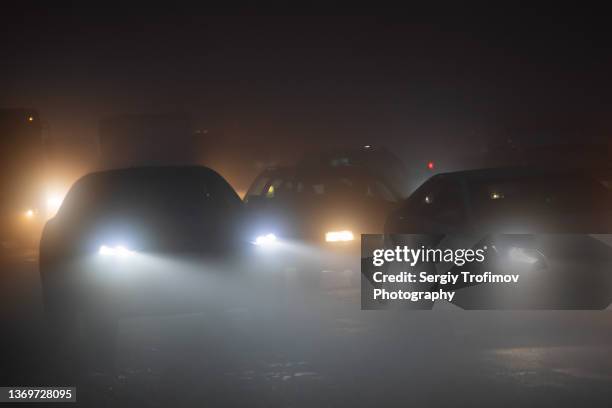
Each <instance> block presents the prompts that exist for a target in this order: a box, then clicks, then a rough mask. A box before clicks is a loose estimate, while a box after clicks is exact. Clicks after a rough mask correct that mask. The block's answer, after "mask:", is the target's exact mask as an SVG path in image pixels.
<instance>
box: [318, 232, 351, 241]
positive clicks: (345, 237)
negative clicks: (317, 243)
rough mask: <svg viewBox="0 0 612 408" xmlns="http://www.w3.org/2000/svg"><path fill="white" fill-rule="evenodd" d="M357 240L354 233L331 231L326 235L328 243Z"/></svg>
mask: <svg viewBox="0 0 612 408" xmlns="http://www.w3.org/2000/svg"><path fill="white" fill-rule="evenodd" d="M354 239H355V236H354V235H353V232H352V231H349V230H344V231H329V232H327V233H325V241H327V242H347V241H352V240H354Z"/></svg>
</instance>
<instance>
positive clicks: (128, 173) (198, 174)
mask: <svg viewBox="0 0 612 408" xmlns="http://www.w3.org/2000/svg"><path fill="white" fill-rule="evenodd" d="M155 177H182V178H202V177H212V178H220V179H223V177H221V175H219V173H217V172H216V171H214V170H212V169H210V168H208V167H205V166H144V167H129V168H122V169H113V170H105V171H98V172H93V173H89V174H87V175H85V176H83V177H82V178H81V180H83V181H96V180H103V179H104V180H108V179H131V178H133V179H140V178H148V179H154V178H155ZM81 180H79V181H81Z"/></svg>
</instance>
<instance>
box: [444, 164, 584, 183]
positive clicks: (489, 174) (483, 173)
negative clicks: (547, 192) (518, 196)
mask: <svg viewBox="0 0 612 408" xmlns="http://www.w3.org/2000/svg"><path fill="white" fill-rule="evenodd" d="M588 174H593V170H592V169H589V170H587V169H567V168H551V167H533V166H513V167H493V168H486V169H475V170H463V171H455V172H447V173H440V174H436V175H435V176H433V177H432V179H433V178H437V179H440V178H457V179H459V178H463V179H470V180H474V181H477V180H486V179H495V178H502V179H503V178H541V177H559V176H584V175H588Z"/></svg>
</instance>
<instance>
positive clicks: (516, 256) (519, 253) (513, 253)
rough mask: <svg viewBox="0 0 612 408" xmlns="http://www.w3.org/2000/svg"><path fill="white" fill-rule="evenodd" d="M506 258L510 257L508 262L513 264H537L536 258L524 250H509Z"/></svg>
mask: <svg viewBox="0 0 612 408" xmlns="http://www.w3.org/2000/svg"><path fill="white" fill-rule="evenodd" d="M508 256H509V257H510V260H512V261H514V262H521V263H527V264H534V263H536V262H538V258H537V257H535V256H533V255H532V254H531V253H530V251H528V250H526V249H525V248H516V247H513V248H510V250H509V251H508Z"/></svg>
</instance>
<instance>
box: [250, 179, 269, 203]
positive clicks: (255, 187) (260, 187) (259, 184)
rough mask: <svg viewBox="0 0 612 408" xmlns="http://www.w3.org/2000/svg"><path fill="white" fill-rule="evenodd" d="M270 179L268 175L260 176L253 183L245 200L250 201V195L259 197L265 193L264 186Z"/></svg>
mask: <svg viewBox="0 0 612 408" xmlns="http://www.w3.org/2000/svg"><path fill="white" fill-rule="evenodd" d="M269 180H270V178H269V177H267V176H259V177H258V178H257V179H256V180H255V181H254V182H253V184H251V188H249V191H247V193H246V197H245V201H248V199H249V198H250V197H259V196H261V195H262V194H263V191H264V188H265V187H266V184H268V181H269Z"/></svg>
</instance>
